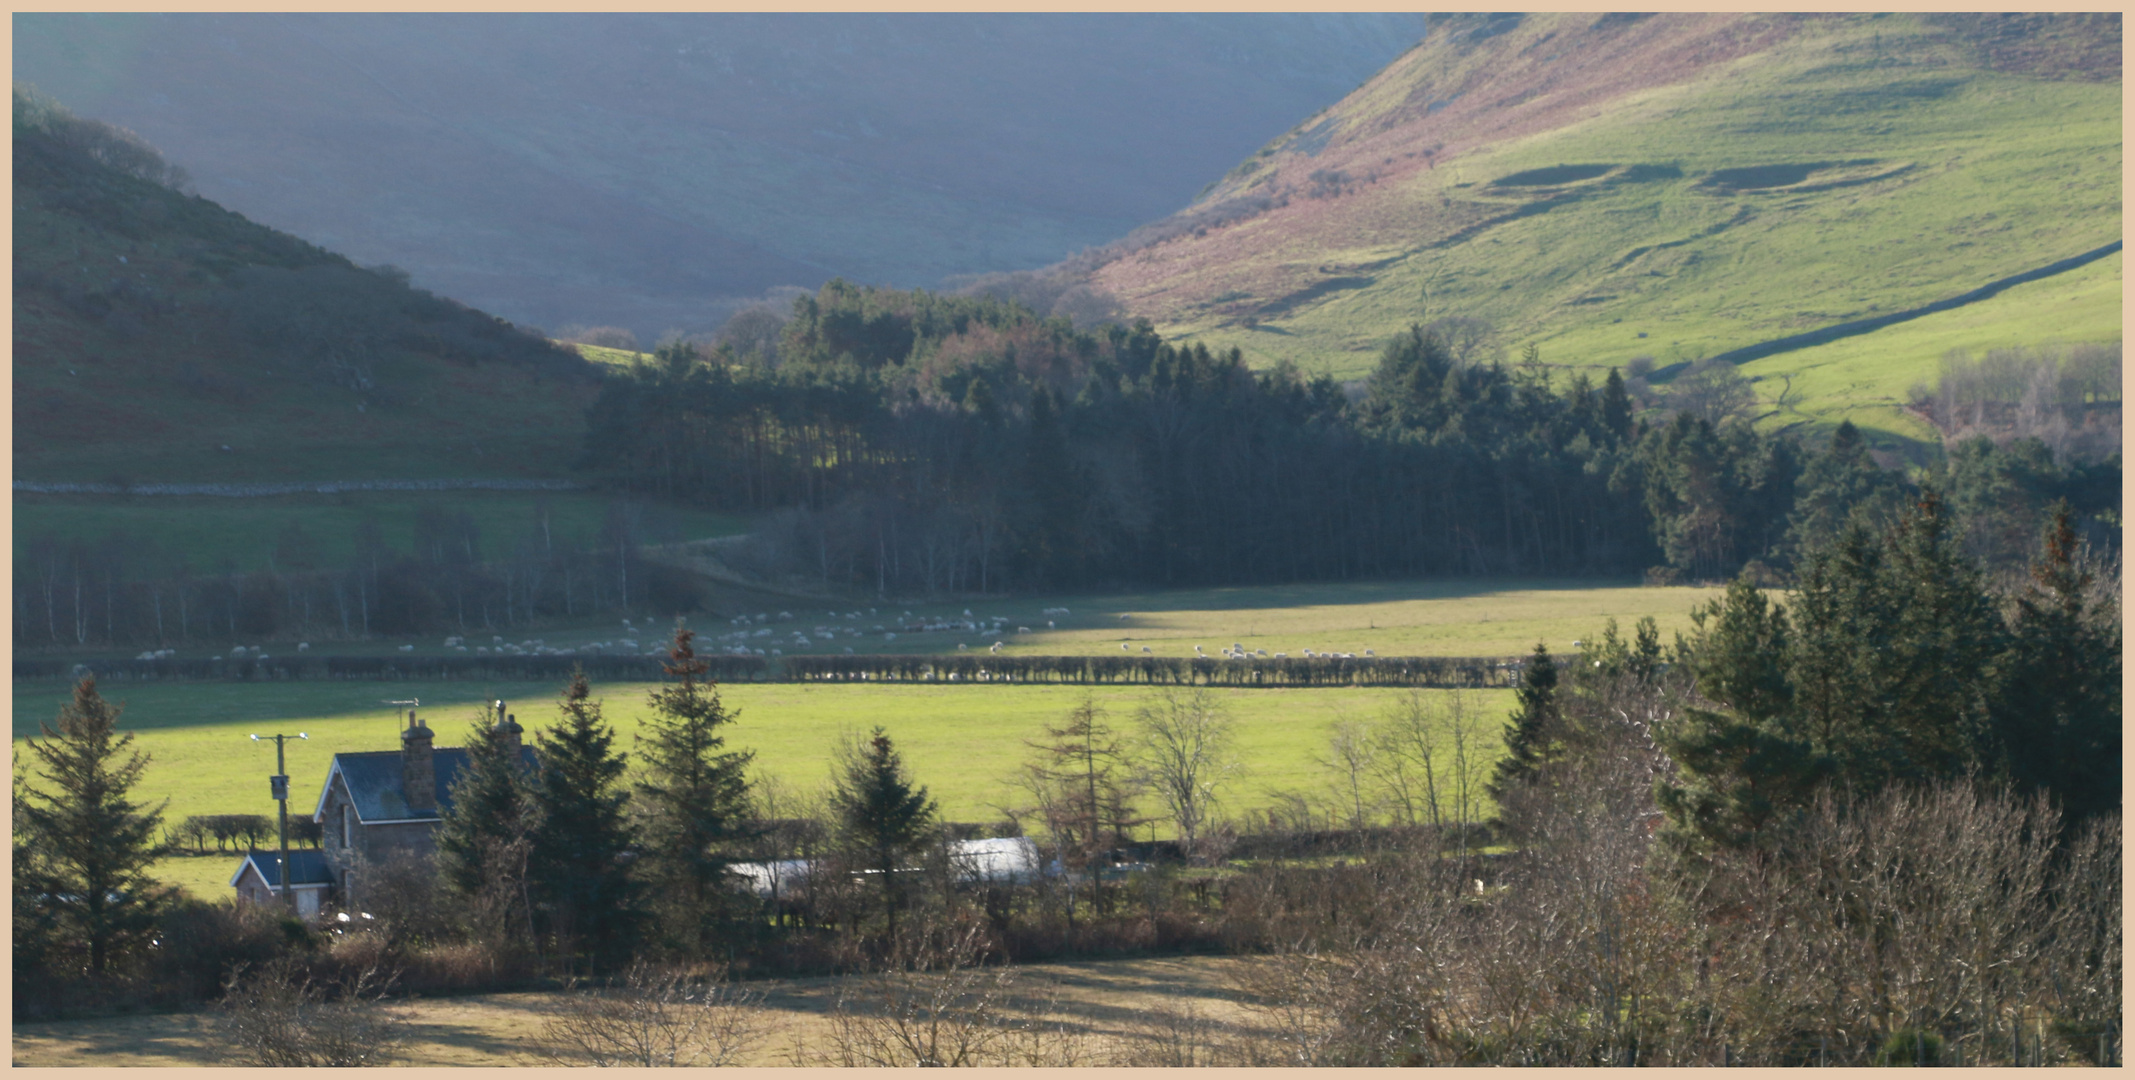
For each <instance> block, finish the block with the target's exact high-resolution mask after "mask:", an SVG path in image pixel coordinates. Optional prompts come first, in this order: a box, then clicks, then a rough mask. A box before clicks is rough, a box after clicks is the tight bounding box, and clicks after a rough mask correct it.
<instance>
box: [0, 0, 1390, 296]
mask: <svg viewBox="0 0 2135 1080" xmlns="http://www.w3.org/2000/svg"><path fill="white" fill-rule="evenodd" d="M1423 25H1424V23H1423V18H1422V16H1419V15H1403V14H1366V15H1273V14H1271V15H1249V16H1232V15H1099V14H1050V15H962V14H956V15H949V14H937V15H888V14H809V15H797V14H777V15H774V14H746V13H736V14H718V15H701V14H672V13H671V14H640V15H567V14H552V15H404V14H403V15H383V14H381V15H345V14H344V15H269V14H247V15H217V14H188V15H148V14H139V15H131V14H129V15H111V14H106V15H72V14H24V15H19V16H17V18H16V20H15V28H16V36H15V47H14V53H15V72H16V78H18V79H23V80H27V81H30V82H33V83H36V84H37V85H39V86H40V87H42V88H43V89H45V90H46V91H47V92H49V93H52V94H54V95H56V96H57V97H59V98H60V99H61V100H64V101H66V102H68V103H69V104H70V105H71V106H72V107H73V108H75V109H76V110H77V111H79V112H82V113H84V114H85V115H91V116H96V117H99V118H102V119H106V120H110V121H112V122H114V123H119V124H123V125H126V126H128V127H131V128H133V129H135V130H137V131H139V132H141V133H142V134H143V135H144V136H146V137H147V138H148V139H149V140H150V141H151V142H153V143H155V144H156V145H157V146H159V147H161V148H162V149H163V150H164V151H165V152H166V153H168V154H169V155H170V156H171V157H172V158H173V160H175V161H178V162H179V163H181V164H184V165H186V166H187V167H188V168H190V169H191V170H192V172H193V174H194V176H195V177H196V179H197V182H198V183H199V185H200V190H201V191H202V192H203V193H205V194H207V195H209V196H210V197H212V198H215V199H216V200H217V201H219V202H221V203H223V204H224V205H227V206H229V207H231V208H233V209H235V210H238V211H240V212H243V213H245V214H246V215H247V216H249V217H252V218H253V219H254V220H258V221H261V222H264V223H266V224H269V225H272V226H274V227H276V228H280V229H283V230H286V231H289V232H292V233H295V234H297V235H300V236H303V237H305V238H306V239H309V240H312V241H314V242H316V243H319V244H322V245H325V246H327V247H330V248H333V249H334V250H337V251H342V252H345V253H347V254H348V255H349V256H350V257H351V258H353V259H356V260H357V261H359V262H363V263H365V264H375V263H392V264H395V265H398V266H401V267H404V268H406V269H407V270H408V271H410V272H411V273H412V274H413V276H414V279H415V281H416V283H417V284H419V285H421V286H423V287H425V288H428V289H432V290H434V291H437V292H439V293H442V294H444V295H448V296H452V297H455V298H457V299H460V300H463V301H465V302H466V303H469V304H472V305H474V306H477V307H480V308H482V309H484V310H487V311H493V312H496V313H498V314H500V315H503V316H505V317H506V318H510V319H512V320H514V321H517V322H520V323H530V324H534V325H541V326H545V327H548V328H550V329H555V328H556V327H557V326H559V324H562V323H567V322H576V323H587V324H596V325H597V324H603V323H607V324H615V325H621V326H626V327H629V328H632V329H634V330H635V331H636V332H637V333H638V334H639V336H640V337H641V338H646V339H650V338H651V337H653V336H655V335H657V334H659V333H661V332H663V331H665V330H668V329H683V330H705V329H710V328H712V327H715V326H717V325H718V323H719V322H720V321H721V320H722V319H723V318H724V317H725V315H726V314H727V313H728V312H730V311H731V310H732V309H733V306H734V305H735V304H738V303H740V302H742V301H744V300H746V299H748V298H751V297H757V296H761V295H763V294H764V293H765V291H766V290H767V289H769V288H771V287H773V286H781V285H785V286H795V285H797V286H802V287H805V288H809V289H813V288H815V287H816V286H818V285H820V284H821V283H822V282H823V281H824V280H826V279H828V278H829V277H831V276H833V275H842V276H844V277H846V278H848V279H851V280H855V281H861V282H865V283H870V284H881V285H894V286H904V287H909V286H915V285H926V286H933V285H935V284H936V283H938V282H939V281H941V280H942V279H943V278H945V277H947V276H951V275H964V274H977V273H985V272H992V271H1007V270H1017V269H1028V268H1033V267H1038V266H1042V265H1045V264H1047V263H1050V262H1053V261H1055V260H1058V259H1060V258H1061V257H1063V256H1064V255H1067V254H1068V253H1070V252H1073V251H1075V250H1077V249H1081V248H1085V247H1089V246H1092V245H1096V244H1100V243H1103V242H1105V241H1107V240H1110V239H1112V238H1114V237H1116V236H1118V235H1120V234H1121V233H1124V232H1126V231H1127V230H1128V229H1130V228H1132V227H1134V226H1135V225H1137V224H1139V223H1141V222H1144V221H1148V220H1150V219H1152V218H1155V217H1158V216H1161V215H1163V214H1166V213H1169V212H1170V211H1172V210H1174V209H1176V208H1178V207H1179V206H1181V205H1184V204H1185V203H1186V202H1188V201H1189V200H1190V199H1191V198H1192V196H1193V194H1194V192H1195V191H1196V190H1198V189H1199V188H1200V187H1201V186H1202V185H1203V184H1204V183H1205V182H1206V180H1207V179H1208V177H1209V176H1211V175H1214V174H1215V173H1217V172H1220V171H1221V170H1222V169H1223V168H1225V167H1227V166H1228V165H1229V163H1230V162H1232V161H1234V160H1236V159H1237V157H1238V156H1239V155H1241V154H1243V153H1246V152H1248V151H1249V150H1250V149H1251V148H1252V147H1253V146H1255V145H1258V144H1259V143H1261V142H1263V141H1265V140H1266V138H1267V137H1268V136H1269V135H1270V134H1273V133H1274V132H1277V131H1280V130H1281V129H1282V128H1283V127H1284V126H1286V125H1287V124H1289V123H1290V121H1291V119H1292V118H1293V117H1295V116H1297V115H1299V114H1301V113H1303V112H1306V111H1310V110H1311V109H1315V108H1318V107H1320V106H1321V105H1323V104H1325V103H1326V102H1328V101H1332V100H1334V99H1336V98H1338V97H1340V96H1341V95H1342V94H1343V93H1345V92H1347V91H1348V90H1350V89H1351V88H1353V87H1355V86H1356V85H1357V84H1358V83H1360V82H1362V81H1364V80H1365V79H1367V78H1369V77H1370V76H1371V75H1372V73H1374V72H1376V71H1378V70H1379V69H1380V68H1381V67H1383V66H1384V65H1385V63H1386V61H1387V60H1389V59H1391V58H1392V57H1394V56H1396V55H1398V54H1399V53H1400V52H1401V50H1403V49H1405V48H1407V47H1408V46H1409V45H1410V44H1412V43H1413V42H1414V41H1415V40H1416V39H1417V38H1418V37H1420V36H1421V35H1422V31H1423Z"/></svg>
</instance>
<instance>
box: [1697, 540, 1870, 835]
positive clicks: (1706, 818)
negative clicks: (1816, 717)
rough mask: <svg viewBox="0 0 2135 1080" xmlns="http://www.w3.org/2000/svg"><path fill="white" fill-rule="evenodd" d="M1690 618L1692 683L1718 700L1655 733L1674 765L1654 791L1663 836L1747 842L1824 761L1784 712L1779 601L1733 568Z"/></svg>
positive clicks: (1784, 636)
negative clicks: (1725, 583) (1720, 589)
mask: <svg viewBox="0 0 2135 1080" xmlns="http://www.w3.org/2000/svg"><path fill="white" fill-rule="evenodd" d="M1692 617H1693V619H1694V620H1695V621H1696V624H1697V627H1698V633H1697V640H1696V642H1695V643H1694V647H1693V650H1692V655H1693V657H1694V661H1693V666H1694V668H1695V671H1696V677H1697V686H1698V692H1699V693H1700V694H1701V695H1703V696H1704V697H1705V699H1706V700H1708V701H1710V702H1712V703H1713V704H1714V705H1716V706H1717V708H1698V707H1691V708H1685V709H1684V710H1683V712H1682V714H1681V715H1680V716H1678V717H1677V718H1676V719H1675V720H1674V721H1673V722H1672V723H1670V724H1668V725H1666V726H1664V727H1662V728H1661V729H1660V730H1658V731H1656V732H1655V733H1654V736H1655V740H1656V741H1657V742H1658V743H1659V744H1660V745H1661V747H1662V748H1663V749H1664V750H1666V751H1667V752H1668V755H1669V756H1670V757H1671V758H1673V759H1674V760H1675V762H1676V765H1677V773H1676V776H1675V777H1674V778H1673V779H1670V780H1664V781H1662V782H1661V784H1660V785H1659V787H1658V788H1657V789H1656V791H1655V796H1656V800H1657V801H1658V803H1659V805H1660V808H1661V810H1662V812H1663V813H1665V814H1667V815H1668V819H1669V829H1668V832H1667V834H1666V839H1668V840H1669V841H1670V842H1671V845H1672V846H1673V847H1675V848H1676V849H1677V850H1678V851H1681V852H1685V853H1689V852H1694V851H1696V850H1699V849H1701V848H1703V847H1706V846H1719V847H1726V848H1742V847H1749V846H1753V845H1754V844H1755V843H1756V842H1757V841H1758V840H1759V839H1761V838H1762V837H1763V836H1765V835H1769V834H1768V833H1767V832H1766V830H1767V829H1768V828H1769V827H1770V826H1771V825H1772V824H1773V823H1774V821H1775V820H1777V819H1778V818H1780V817H1781V816H1782V815H1784V814H1785V813H1787V812H1789V811H1791V810H1793V809H1796V808H1799V807H1800V806H1802V805H1804V804H1805V802H1806V801H1807V799H1808V797H1809V793H1810V792H1812V791H1813V790H1814V789H1815V787H1816V785H1818V784H1819V783H1822V782H1823V781H1824V780H1825V779H1826V778H1828V776H1829V775H1830V773H1831V762H1830V759H1829V757H1828V756H1826V755H1821V754H1818V753H1817V752H1816V751H1815V750H1814V749H1813V748H1812V746H1811V744H1810V741H1809V740H1808V739H1807V738H1805V737H1804V736H1803V735H1802V733H1801V732H1800V731H1799V730H1798V729H1797V718H1796V717H1795V716H1794V715H1793V714H1792V711H1791V708H1792V703H1793V688H1792V686H1791V685H1790V684H1789V682H1788V681H1787V676H1788V670H1787V660H1788V647H1789V631H1788V625H1787V616H1786V611H1785V609H1784V608H1782V607H1781V606H1780V605H1778V604H1772V603H1768V602H1767V601H1766V600H1765V597H1764V594H1763V593H1762V592H1760V591H1759V590H1758V589H1757V588H1756V586H1755V585H1754V584H1753V583H1751V582H1750V581H1749V580H1748V578H1747V577H1740V578H1737V579H1736V580H1735V581H1734V583H1733V584H1732V585H1730V586H1729V587H1728V590H1727V594H1726V595H1725V596H1724V597H1722V598H1721V599H1719V600H1715V601H1713V602H1712V603H1711V604H1710V605H1708V606H1706V607H1703V608H1701V609H1699V610H1698V611H1696V612H1694V613H1693V615H1692Z"/></svg>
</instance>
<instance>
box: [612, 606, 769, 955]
mask: <svg viewBox="0 0 2135 1080" xmlns="http://www.w3.org/2000/svg"><path fill="white" fill-rule="evenodd" d="M695 639H696V634H695V632H693V631H691V630H690V629H688V628H687V627H684V626H682V625H680V624H677V625H676V627H675V635H674V644H673V646H672V647H671V648H670V649H669V650H668V662H667V663H666V664H665V665H664V667H663V670H664V671H665V672H666V673H667V676H668V678H670V679H673V680H675V681H674V682H672V683H670V684H668V685H666V686H663V687H661V688H660V689H658V690H655V691H653V692H652V694H651V696H650V698H649V704H650V705H651V706H652V716H651V718H650V719H648V720H647V721H646V722H645V727H644V730H643V733H641V734H640V735H639V736H638V748H639V749H638V756H639V759H640V760H641V761H643V762H644V769H645V771H644V774H643V778H642V779H641V780H639V782H638V784H637V808H638V812H639V813H640V814H641V819H640V827H639V836H640V837H642V839H643V844H644V854H643V855H642V857H641V858H640V860H639V862H640V864H641V865H642V866H643V868H644V869H643V876H642V880H644V881H645V883H646V885H647V887H648V891H649V900H650V906H651V909H652V911H653V914H654V916H655V917H656V918H657V919H658V920H659V923H660V926H661V929H662V931H663V933H664V934H665V935H666V938H667V942H668V944H669V945H670V947H672V948H675V949H677V950H680V951H681V952H682V953H683V954H684V955H688V956H702V955H705V954H706V953H707V951H708V950H709V949H711V948H712V946H713V945H714V943H715V942H716V941H717V940H718V938H719V936H720V934H721V932H722V930H723V929H725V928H726V924H727V922H728V920H729V916H730V915H731V913H732V908H733V899H734V898H733V896H732V895H731V894H730V893H729V891H728V887H727V886H728V882H727V867H728V865H729V864H731V862H732V861H733V860H732V859H730V858H729V857H728V855H727V849H728V848H729V847H730V846H731V845H733V844H735V843H737V842H739V841H741V840H743V839H746V838H747V837H748V835H749V831H748V824H747V823H748V815H749V804H748V781H747V779H746V777H745V776H744V775H743V772H744V770H745V769H746V768H747V767H748V764H749V761H750V760H751V759H752V758H753V757H754V755H753V754H750V753H745V752H739V751H730V750H727V749H726V735H725V733H724V731H723V730H722V729H724V728H725V727H726V726H727V725H729V724H731V723H733V722H734V715H733V714H732V713H729V712H728V711H727V710H726V706H725V705H723V704H721V702H720V700H719V690H718V687H717V686H716V685H715V684H713V683H712V682H711V681H710V680H708V679H706V678H705V673H706V672H708V671H710V670H711V665H709V664H707V663H705V662H704V661H703V660H701V659H698V657H697V654H696V649H695V647H694V641H695Z"/></svg>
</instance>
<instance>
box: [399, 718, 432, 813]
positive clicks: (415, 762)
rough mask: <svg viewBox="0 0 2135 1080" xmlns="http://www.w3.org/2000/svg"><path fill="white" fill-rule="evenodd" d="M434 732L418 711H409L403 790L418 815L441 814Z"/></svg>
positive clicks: (402, 748)
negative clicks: (433, 739) (432, 744)
mask: <svg viewBox="0 0 2135 1080" xmlns="http://www.w3.org/2000/svg"><path fill="white" fill-rule="evenodd" d="M431 738H432V735H431V733H430V729H429V728H428V727H427V726H425V725H424V724H423V722H422V721H421V720H419V719H416V716H415V710H413V709H409V710H408V728H407V730H406V731H403V732H401V733H400V790H401V795H402V796H403V797H404V798H406V799H407V801H408V809H409V810H410V811H412V812H414V813H417V814H434V813H436V812H437V763H436V762H435V761H433V760H431V753H430V751H431Z"/></svg>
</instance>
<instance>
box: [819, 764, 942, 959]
mask: <svg viewBox="0 0 2135 1080" xmlns="http://www.w3.org/2000/svg"><path fill="white" fill-rule="evenodd" d="M841 757H842V758H843V760H842V761H840V762H839V765H838V772H837V774H836V775H835V776H833V777H832V779H831V791H830V808H831V812H832V813H833V814H835V815H836V817H837V825H838V833H839V837H840V839H841V841H842V842H843V843H844V845H845V847H846V849H847V850H848V851H850V852H851V853H852V856H853V858H854V860H855V861H856V862H858V863H860V864H861V865H863V866H865V867H866V868H867V869H869V870H872V871H874V872H875V874H876V875H877V876H878V877H879V879H880V880H881V882H882V911H883V914H884V916H885V917H886V918H887V919H888V922H889V933H890V937H891V938H895V937H896V936H897V892H898V890H897V887H896V881H895V878H896V874H897V867H898V864H899V863H901V862H903V861H904V859H905V858H906V857H907V856H909V855H911V854H912V853H913V852H915V851H918V850H919V849H920V848H921V847H923V846H925V844H926V842H927V837H928V835H929V833H930V826H932V825H933V823H934V820H935V817H936V815H937V814H938V813H939V811H940V806H939V804H937V803H935V802H934V801H933V800H932V799H929V798H927V789H926V788H925V787H915V786H914V785H913V783H912V778H911V776H910V775H909V774H907V773H906V772H905V768H904V758H903V757H902V756H901V755H899V754H898V753H897V748H896V747H894V746H892V745H891V744H890V737H889V736H888V735H886V734H884V733H883V730H882V729H881V728H879V727H878V728H876V729H875V732H874V734H873V735H872V736H870V737H869V738H868V739H867V740H866V741H865V742H863V743H860V744H858V745H855V746H851V747H848V748H847V750H846V752H845V753H844V754H842V755H841Z"/></svg>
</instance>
